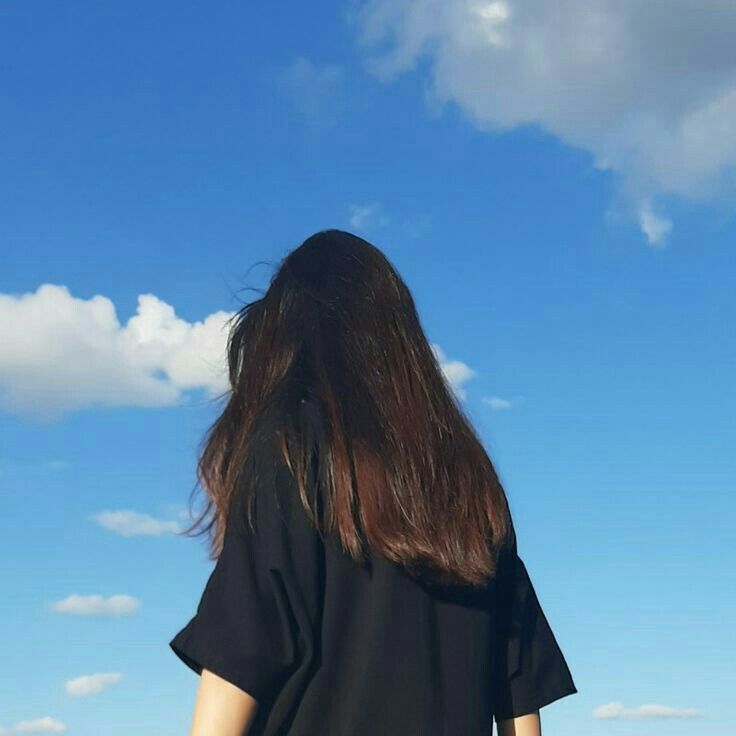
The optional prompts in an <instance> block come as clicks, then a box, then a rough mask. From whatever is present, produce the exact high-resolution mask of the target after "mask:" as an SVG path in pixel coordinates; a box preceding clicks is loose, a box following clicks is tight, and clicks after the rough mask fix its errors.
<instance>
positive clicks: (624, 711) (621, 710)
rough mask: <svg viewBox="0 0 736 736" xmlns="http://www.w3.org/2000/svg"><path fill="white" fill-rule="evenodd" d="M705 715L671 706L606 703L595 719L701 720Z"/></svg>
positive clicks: (594, 712)
mask: <svg viewBox="0 0 736 736" xmlns="http://www.w3.org/2000/svg"><path fill="white" fill-rule="evenodd" d="M702 715H703V714H702V713H701V712H700V711H699V710H696V709H695V708H672V707H671V706H669V705H657V704H655V703H649V704H645V705H638V706H636V707H635V708H625V707H624V704H623V703H618V702H615V703H606V704H605V705H601V706H599V707H598V708H596V709H595V710H594V711H593V717H594V718H602V719H634V720H651V719H659V718H699V717H700V716H702Z"/></svg>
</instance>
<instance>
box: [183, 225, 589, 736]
mask: <svg viewBox="0 0 736 736" xmlns="http://www.w3.org/2000/svg"><path fill="white" fill-rule="evenodd" d="M228 363H229V373H230V383H231V387H232V390H231V391H229V392H228V396H227V399H228V402H227V405H226V406H225V408H224V411H223V412H222V414H221V416H220V417H219V418H218V419H217V421H216V422H215V423H214V424H213V425H212V427H211V428H210V430H209V432H208V436H207V441H206V443H205V445H204V448H203V451H202V454H201V456H200V458H199V463H198V479H199V480H200V481H201V485H202V486H203V488H204V489H205V491H206V497H207V507H206V509H205V511H204V513H203V514H202V516H201V517H200V518H199V519H198V520H197V522H196V523H195V525H194V527H196V526H197V525H198V524H200V523H201V522H202V521H203V519H204V518H205V517H206V516H207V514H208V512H209V511H212V510H214V512H213V516H212V518H211V519H210V521H209V523H208V524H207V525H206V526H204V527H203V529H204V530H211V529H212V528H213V527H214V532H213V533H212V534H211V538H210V540H211V544H212V550H213V554H212V559H216V560H217V562H216V564H215V566H214V569H213V571H212V573H211V575H210V577H209V579H208V581H207V584H206V586H205V589H204V592H203V594H202V597H201V600H200V602H199V605H198V607H197V611H196V614H195V615H194V617H193V618H192V619H191V620H190V621H189V623H188V624H187V625H186V626H185V627H184V628H183V629H181V630H180V631H179V632H178V633H177V634H176V636H174V638H173V639H172V640H171V642H170V646H171V648H172V649H173V651H174V652H175V653H176V654H177V656H178V657H180V658H181V660H182V661H183V662H185V663H186V664H187V665H188V666H189V667H191V668H192V669H193V670H194V671H195V672H197V673H198V674H200V675H201V678H200V682H199V689H198V691H197V696H196V702H195V707H194V716H193V723H192V729H191V732H190V736H242V734H246V733H247V734H248V735H249V736H252V735H255V734H257V735H258V736H275V734H288V735H289V736H439V735H440V734H441V735H442V736H476V734H477V736H487V735H488V734H490V733H491V730H492V723H493V720H495V722H496V724H497V727H498V732H499V734H501V735H502V736H512V735H515V736H539V734H540V732H541V727H540V719H539V709H540V708H541V707H542V706H544V705H546V704H548V703H551V702H552V701H554V700H557V699H559V698H561V697H564V696H566V695H570V694H572V693H575V692H577V689H576V687H575V685H574V683H573V680H572V677H571V675H570V671H569V669H568V666H567V664H566V662H565V659H564V657H563V655H562V652H561V651H560V648H559V647H558V645H557V642H556V640H555V638H554V635H553V633H552V631H551V629H550V627H549V625H548V623H547V620H546V618H545V616H544V613H543V611H542V609H541V607H540V605H539V602H538V600H537V597H536V594H535V591H534V588H533V587H532V583H531V580H530V578H529V576H528V574H527V571H526V568H525V566H524V563H523V562H522V560H521V558H520V557H519V556H518V554H517V549H516V536H515V533H514V528H513V524H512V520H511V515H510V509H509V504H508V502H507V498H506V496H505V493H504V490H503V488H502V486H501V484H500V482H499V480H498V478H497V476H496V473H495V471H494V468H493V465H492V463H491V461H490V459H489V457H488V455H487V453H486V452H485V450H484V449H483V446H482V444H481V442H480V440H479V439H478V437H477V436H476V434H475V432H474V430H473V428H472V427H471V425H470V423H469V421H468V420H467V419H466V417H465V416H464V415H463V412H462V410H461V408H460V407H459V406H458V404H457V403H456V401H455V398H454V396H453V394H452V392H451V390H449V389H448V387H447V385H446V383H445V380H444V378H443V375H442V372H441V369H440V366H439V365H438V362H437V359H436V357H435V355H434V353H433V352H432V349H431V347H430V345H429V343H428V341H427V339H426V337H425V335H424V333H423V331H422V328H421V325H420V322H419V318H418V316H417V313H416V309H415V305H414V301H413V299H412V297H411V295H410V293H409V290H408V289H407V287H406V285H405V284H404V282H403V281H402V280H401V278H400V277H399V275H398V274H397V273H396V271H395V270H394V269H393V267H392V266H391V264H390V263H389V261H388V260H387V259H386V257H385V256H384V255H383V254H382V253H381V252H380V251H379V250H378V249H377V248H375V247H374V246H373V245H371V244H370V243H368V242H366V241H365V240H363V239H361V238H359V237H357V236H355V235H352V234H350V233H347V232H343V231H340V230H324V231H320V232H318V233H315V234H314V235H312V236H311V237H309V238H308V239H307V240H306V241H304V243H302V245H301V246H299V247H298V248H296V249H295V250H293V251H292V252H291V253H289V254H288V255H287V256H286V257H285V258H284V260H283V261H282V262H281V264H280V267H279V268H278V270H277V272H276V273H275V274H274V275H273V277H272V279H271V283H270V286H269V288H268V290H267V292H266V293H265V295H263V297H262V298H260V299H257V300H254V301H253V302H251V303H250V304H247V305H246V306H245V307H244V308H243V309H241V310H240V312H239V313H238V314H237V315H236V319H235V321H234V324H233V326H232V329H231V332H230V335H229V341H228ZM194 527H190V529H188V530H187V532H186V533H189V532H190V531H191V530H192V529H193V528H194ZM200 533H201V531H200Z"/></svg>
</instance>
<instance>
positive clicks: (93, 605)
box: [52, 595, 141, 616]
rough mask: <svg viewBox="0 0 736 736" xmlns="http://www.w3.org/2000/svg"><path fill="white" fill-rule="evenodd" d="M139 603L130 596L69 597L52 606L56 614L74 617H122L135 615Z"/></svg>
mask: <svg viewBox="0 0 736 736" xmlns="http://www.w3.org/2000/svg"><path fill="white" fill-rule="evenodd" d="M140 605H141V604H140V601H139V600H138V599H137V598H134V597H133V596H130V595H111V596H109V597H108V598H105V597H104V596H101V595H70V596H67V597H66V598H64V599H62V600H60V601H56V602H55V603H54V604H52V609H53V610H54V611H56V612H57V613H69V614H72V615H75V616H99V615H105V616H124V615H126V614H130V613H135V612H136V611H137V610H138V609H139V608H140Z"/></svg>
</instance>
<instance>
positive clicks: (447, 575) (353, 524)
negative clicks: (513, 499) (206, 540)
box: [184, 229, 512, 586]
mask: <svg viewBox="0 0 736 736" xmlns="http://www.w3.org/2000/svg"><path fill="white" fill-rule="evenodd" d="M227 355H228V370H229V379H230V390H229V391H228V393H227V404H226V406H225V408H224V410H223V411H222V413H221V415H220V416H219V417H218V418H217V419H216V421H214V423H213V424H212V425H211V426H210V427H209V429H208V432H207V435H206V438H205V441H204V442H203V445H202V446H203V449H202V451H201V454H200V456H199V460H198V464H197V477H198V481H199V483H200V485H201V486H202V487H203V488H204V490H205V492H206V496H207V507H206V509H205V511H204V512H203V514H202V515H201V516H200V518H199V519H197V521H196V522H195V523H194V525H193V526H192V527H189V529H187V530H185V532H184V533H186V534H189V533H190V532H191V531H192V529H194V528H196V527H197V526H198V525H202V522H203V521H204V519H205V517H206V516H207V514H208V513H209V512H210V511H212V510H213V509H214V515H213V517H212V519H211V520H210V521H209V523H208V524H206V525H204V526H203V528H202V529H201V530H200V531H199V532H197V533H198V534H199V533H202V532H203V531H210V532H211V534H210V543H211V557H213V558H214V557H217V556H218V555H219V552H220V550H221V546H222V539H223V535H224V529H225V526H226V521H227V517H228V513H229V511H230V508H231V505H232V501H233V498H234V496H235V494H236V493H237V492H239V491H242V492H243V493H245V494H250V497H249V499H248V504H247V508H248V516H249V518H251V521H252V508H253V506H252V494H253V490H252V489H250V490H249V486H251V485H253V484H249V483H248V479H247V478H244V477H243V473H244V470H243V469H244V468H246V459H247V457H248V454H249V450H250V447H251V441H250V440H251V439H252V437H253V432H254V431H255V428H256V426H258V422H259V419H260V418H261V417H263V416H266V415H268V416H270V417H274V416H275V417H277V426H278V427H281V428H283V431H279V434H280V436H281V440H280V447H281V448H282V453H283V456H284V460H285V461H286V462H287V463H288V465H289V467H290V469H291V470H292V472H293V473H294V476H295V478H296V479H297V481H298V487H299V495H300V498H301V502H302V505H303V506H304V510H305V512H306V513H307V515H308V516H309V518H310V519H311V521H312V523H313V524H314V525H315V527H316V528H317V530H318V531H319V533H320V534H321V535H322V536H323V537H324V536H326V535H333V536H334V537H336V538H337V539H338V540H339V543H340V545H341V547H342V549H343V550H344V551H345V552H346V553H347V554H349V555H350V556H351V557H352V558H353V560H355V562H356V563H358V564H362V563H364V562H366V561H367V560H369V558H370V553H371V551H373V552H374V553H379V554H381V555H383V556H384V557H386V558H388V559H389V560H392V561H394V562H395V563H398V564H400V565H402V566H403V567H404V568H405V569H406V570H407V571H408V572H409V573H410V574H412V575H420V574H421V575H422V577H423V579H425V580H430V581H434V582H440V583H447V584H461V585H462V584H466V585H472V586H477V585H482V584H484V583H485V582H487V581H488V579H490V578H491V577H492V576H493V575H494V574H495V569H496V562H497V555H498V551H499V549H500V548H501V547H502V546H503V544H504V542H505V541H506V539H507V535H509V534H510V533H512V530H511V522H510V513H509V507H508V502H507V499H506V495H505V493H504V490H503V488H502V486H501V483H500V481H499V479H498V477H497V475H496V472H495V469H494V467H493V464H492V462H491V460H490V458H489V456H488V454H487V453H486V451H485V449H484V447H483V445H482V443H481V441H480V440H479V438H478V436H477V435H476V433H475V431H474V429H473V427H472V426H471V423H470V422H469V420H468V419H467V418H466V416H465V415H464V413H463V410H462V409H461V407H460V406H459V405H458V402H457V399H456V397H455V395H454V392H453V391H452V390H451V388H450V387H449V386H448V384H447V382H446V379H445V377H444V375H443V373H442V369H441V367H440V365H439V362H438V359H437V356H436V355H435V353H434V352H433V350H432V348H431V346H430V344H429V342H428V340H427V338H426V336H425V334H424V331H423V330H422V327H421V324H420V320H419V317H418V315H417V310H416V307H415V304H414V300H413V298H412V296H411V293H410V292H409V289H408V288H407V286H406V284H405V283H404V281H403V280H402V279H401V277H400V276H399V274H398V273H397V272H396V270H395V269H394V267H393V266H392V264H391V263H390V261H389V260H388V259H387V257H386V256H385V255H384V254H383V253H382V252H381V251H380V250H379V249H378V248H376V247H375V246H374V245H372V244H371V243H369V242H367V241H365V240H363V239H362V238H360V237H358V236H356V235H353V234H351V233H348V232H345V231H342V230H336V229H329V230H321V231H319V232H317V233H315V234H314V235H311V236H310V237H309V238H307V239H306V240H305V241H304V242H303V243H302V244H301V245H300V246H299V247H297V248H295V249H294V250H292V251H291V252H289V253H288V254H287V255H286V256H285V257H284V258H283V259H282V260H281V261H280V263H279V265H278V268H277V269H276V271H275V273H274V274H273V275H272V277H271V279H270V285H269V287H268V289H267V290H266V292H265V293H264V294H263V295H262V296H261V297H260V298H257V299H254V300H253V301H251V302H249V303H246V304H245V305H244V306H243V307H242V308H241V309H240V310H239V311H238V312H237V313H236V314H235V315H234V316H233V320H232V326H231V329H230V332H229V336H228V349H227ZM305 406H309V407H312V409H313V411H312V414H313V415H314V414H315V411H316V414H317V415H318V417H319V420H318V421H312V422H311V423H310V421H309V418H308V417H306V415H305V411H304V407H305ZM314 448H318V457H317V459H316V463H317V467H318V468H319V470H318V473H317V477H318V482H319V493H318V494H317V498H318V499H319V504H320V506H319V508H317V507H315V505H314V503H313V501H312V500H311V499H310V494H309V492H308V489H307V483H308V479H309V478H314V477H315V476H314V473H313V470H311V468H312V465H311V463H312V462H313V461H314V452H315V450H314ZM213 525H214V531H212V527H213Z"/></svg>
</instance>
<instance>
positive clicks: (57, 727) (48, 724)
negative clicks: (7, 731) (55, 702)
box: [13, 716, 66, 733]
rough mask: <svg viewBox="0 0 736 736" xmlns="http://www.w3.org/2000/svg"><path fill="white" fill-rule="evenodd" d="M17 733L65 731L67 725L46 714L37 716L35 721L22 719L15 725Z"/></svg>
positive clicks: (14, 729)
mask: <svg viewBox="0 0 736 736" xmlns="http://www.w3.org/2000/svg"><path fill="white" fill-rule="evenodd" d="M13 731H15V732H16V733H64V732H65V731H66V725H65V724H63V723H62V722H61V721H57V720H56V718H51V716H44V717H43V718H36V719H35V720H34V721H20V722H19V723H16V724H15V726H13Z"/></svg>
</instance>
